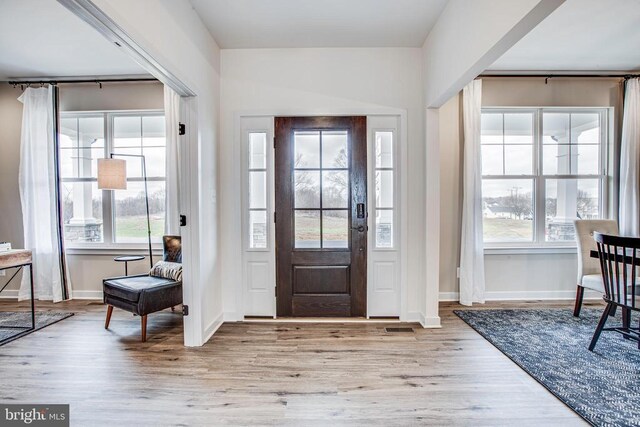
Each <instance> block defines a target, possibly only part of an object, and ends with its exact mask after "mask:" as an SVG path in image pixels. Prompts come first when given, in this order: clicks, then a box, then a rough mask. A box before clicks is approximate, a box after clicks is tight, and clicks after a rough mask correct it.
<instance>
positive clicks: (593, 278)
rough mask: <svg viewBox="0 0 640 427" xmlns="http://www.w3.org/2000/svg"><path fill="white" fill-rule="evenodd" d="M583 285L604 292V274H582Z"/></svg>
mask: <svg viewBox="0 0 640 427" xmlns="http://www.w3.org/2000/svg"><path fill="white" fill-rule="evenodd" d="M581 285H582V287H584V288H587V289H592V290H594V291H598V292H602V293H604V284H603V283H602V276H601V275H599V274H588V275H586V276H582V283H581Z"/></svg>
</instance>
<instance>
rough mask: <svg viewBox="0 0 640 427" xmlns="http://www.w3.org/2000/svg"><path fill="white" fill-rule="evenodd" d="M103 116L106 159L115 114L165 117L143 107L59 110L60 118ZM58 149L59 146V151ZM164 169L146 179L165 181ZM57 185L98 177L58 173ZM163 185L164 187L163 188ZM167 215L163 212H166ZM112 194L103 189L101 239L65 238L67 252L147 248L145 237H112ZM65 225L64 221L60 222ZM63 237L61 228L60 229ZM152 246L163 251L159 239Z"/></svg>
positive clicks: (114, 212) (104, 154)
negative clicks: (127, 239) (119, 239)
mask: <svg viewBox="0 0 640 427" xmlns="http://www.w3.org/2000/svg"><path fill="white" fill-rule="evenodd" d="M98 116H102V119H103V123H104V153H103V156H104V157H103V158H108V157H109V156H110V154H111V153H112V152H114V144H113V134H114V132H113V125H114V119H115V118H116V117H128V116H129V117H130V116H140V117H152V116H163V117H164V116H165V112H164V110H162V109H143V110H92V111H62V112H60V120H62V119H64V118H81V117H98ZM59 150H60V148H59V147H58V151H59ZM166 179H167V178H166V171H165V176H164V177H163V178H161V177H148V178H147V181H148V182H165V183H166ZM57 181H58V186H59V187H60V186H61V185H62V183H63V182H97V178H96V179H94V178H78V179H73V178H66V179H64V180H63V178H62V177H61V176H58V180H57ZM129 181H131V182H144V178H142V177H139V178H129V177H128V178H127V182H129ZM165 188H166V187H165ZM165 215H166V213H165ZM115 221H116V211H115V194H114V191H111V190H102V236H103V241H102V242H70V241H67V240H65V241H64V245H65V249H68V250H69V252H70V253H73V252H75V251H86V252H91V251H109V250H118V251H122V250H125V251H126V250H140V249H146V248H147V243H146V239H145V241H143V242H135V243H125V242H116V236H115V231H116V230H115ZM63 227H64V224H63ZM63 238H64V231H63ZM151 246H152V249H153V250H154V254H156V253H159V252H160V251H161V250H162V242H153V241H152V244H151Z"/></svg>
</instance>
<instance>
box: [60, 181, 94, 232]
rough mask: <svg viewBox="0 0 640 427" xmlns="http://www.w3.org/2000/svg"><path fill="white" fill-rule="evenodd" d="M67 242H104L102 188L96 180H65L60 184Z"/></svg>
mask: <svg viewBox="0 0 640 427" xmlns="http://www.w3.org/2000/svg"><path fill="white" fill-rule="evenodd" d="M60 193H61V194H60V197H61V199H62V215H63V228H64V239H65V241H66V242H93V243H95V242H102V241H103V228H102V190H98V184H97V183H96V182H64V183H62V184H61V186H60Z"/></svg>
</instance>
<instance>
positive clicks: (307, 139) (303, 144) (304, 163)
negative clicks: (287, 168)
mask: <svg viewBox="0 0 640 427" xmlns="http://www.w3.org/2000/svg"><path fill="white" fill-rule="evenodd" d="M293 145H294V164H293V166H294V168H319V167H320V132H304V131H297V132H295V133H294V144H293Z"/></svg>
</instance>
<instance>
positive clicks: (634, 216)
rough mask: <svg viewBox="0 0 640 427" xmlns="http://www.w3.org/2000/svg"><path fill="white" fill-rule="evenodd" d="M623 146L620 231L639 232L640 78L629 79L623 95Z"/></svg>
mask: <svg viewBox="0 0 640 427" xmlns="http://www.w3.org/2000/svg"><path fill="white" fill-rule="evenodd" d="M623 111H624V115H623V118H622V146H621V150H620V233H621V234H622V235H624V236H638V235H640V223H639V222H638V221H639V216H640V187H639V183H638V180H639V179H640V79H637V78H636V79H629V80H627V83H626V90H625V95H624V110H623Z"/></svg>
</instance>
